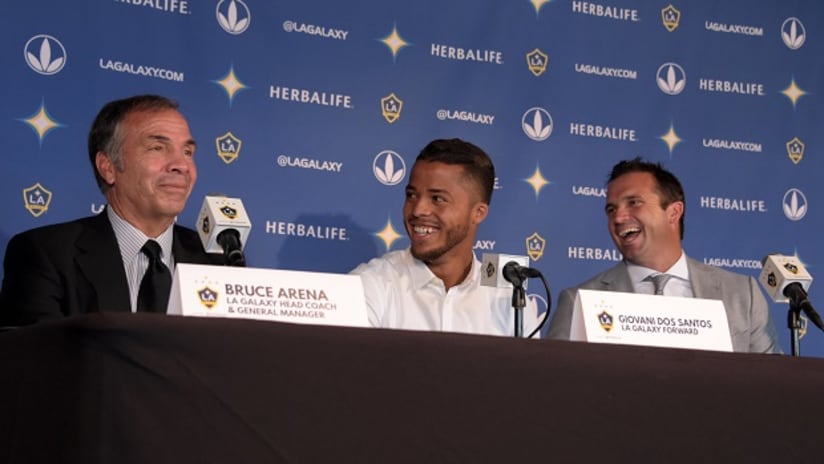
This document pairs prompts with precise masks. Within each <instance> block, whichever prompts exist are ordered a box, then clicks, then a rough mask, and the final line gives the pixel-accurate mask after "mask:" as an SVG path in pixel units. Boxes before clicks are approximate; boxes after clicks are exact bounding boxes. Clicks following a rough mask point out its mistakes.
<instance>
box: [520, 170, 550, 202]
mask: <svg viewBox="0 0 824 464" xmlns="http://www.w3.org/2000/svg"><path fill="white" fill-rule="evenodd" d="M524 182H526V183H527V184H529V185H531V186H532V190H534V191H535V199H538V194H540V193H541V189H542V188H544V186H546V185H549V184H551V183H552V182H550V181H548V180H546V179H545V178H544V176H543V174H541V168H540V166H535V172H534V173H532V176H530V177H528V178H526V179H524Z"/></svg>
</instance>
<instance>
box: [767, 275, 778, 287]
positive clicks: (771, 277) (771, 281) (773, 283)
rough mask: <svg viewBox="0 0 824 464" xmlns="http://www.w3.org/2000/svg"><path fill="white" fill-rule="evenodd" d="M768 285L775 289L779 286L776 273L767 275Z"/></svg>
mask: <svg viewBox="0 0 824 464" xmlns="http://www.w3.org/2000/svg"><path fill="white" fill-rule="evenodd" d="M767 285H769V286H770V287H775V286H777V285H778V281H777V280H776V279H775V272H770V273H769V274H768V275H767Z"/></svg>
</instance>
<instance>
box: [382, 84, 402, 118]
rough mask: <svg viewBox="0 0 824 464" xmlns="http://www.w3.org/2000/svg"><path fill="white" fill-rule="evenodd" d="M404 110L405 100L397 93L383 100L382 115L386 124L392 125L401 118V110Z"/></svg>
mask: <svg viewBox="0 0 824 464" xmlns="http://www.w3.org/2000/svg"><path fill="white" fill-rule="evenodd" d="M402 109H403V100H401V99H400V98H398V97H397V96H396V95H395V93H394V92H393V93H390V94H389V95H387V96H385V97H383V98H381V114H383V119H386V122H388V123H389V124H392V123H393V122H395V121H397V120H398V118H400V117H401V110H402Z"/></svg>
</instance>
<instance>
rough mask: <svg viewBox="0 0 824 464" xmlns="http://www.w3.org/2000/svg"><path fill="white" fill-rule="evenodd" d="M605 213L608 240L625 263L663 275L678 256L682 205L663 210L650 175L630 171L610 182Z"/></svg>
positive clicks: (674, 204)
mask: <svg viewBox="0 0 824 464" xmlns="http://www.w3.org/2000/svg"><path fill="white" fill-rule="evenodd" d="M605 211H606V214H607V225H608V228H609V233H610V235H611V236H612V240H613V241H614V242H615V246H616V247H618V250H619V251H621V253H622V254H623V255H624V257H625V258H626V259H627V260H629V261H631V262H633V263H635V264H638V265H641V266H644V267H648V268H651V269H655V270H657V271H660V272H664V271H666V270H667V269H669V268H670V267H671V266H672V265H673V264H674V263H675V261H677V260H678V258H679V257H680V256H681V235H680V225H679V220H680V218H681V215H682V214H683V212H684V203H683V202H681V201H674V202H672V203H670V204H669V205H668V206H666V207H663V206H662V205H661V196H660V193H659V191H658V188H657V184H656V181H655V177H654V176H653V175H652V174H650V173H648V172H630V173H627V174H624V175H622V176H620V177H617V178H616V179H614V180H613V181H612V182H610V183H609V185H607V201H606V207H605Z"/></svg>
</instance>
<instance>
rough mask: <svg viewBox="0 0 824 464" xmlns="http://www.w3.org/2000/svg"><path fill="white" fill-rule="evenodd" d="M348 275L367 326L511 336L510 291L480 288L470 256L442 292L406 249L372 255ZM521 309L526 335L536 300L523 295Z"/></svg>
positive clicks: (533, 322) (535, 320) (475, 262)
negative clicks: (359, 290) (358, 287)
mask: <svg viewBox="0 0 824 464" xmlns="http://www.w3.org/2000/svg"><path fill="white" fill-rule="evenodd" d="M351 273H352V274H359V275H360V276H361V279H362V281H363V290H364V294H365V296H366V306H367V309H368V311H369V323H370V324H371V325H372V326H373V327H383V328H392V329H412V330H431V331H439V332H463V333H474V334H485V335H502V336H510V337H511V336H514V333H515V321H514V310H513V309H512V289H511V288H491V287H485V286H481V263H480V261H478V259H477V258H476V257H474V256H473V260H472V268H471V269H470V271H469V274H468V275H467V277H466V279H465V280H464V281H463V282H462V283H460V284H459V285H456V286H454V287H452V288H450V289H449V290H448V291H447V290H446V289H445V287H444V284H443V281H442V280H440V279H439V278H438V277H436V276H435V274H433V273H432V271H431V270H429V267H427V266H426V264H424V263H423V262H422V261H420V260H417V259H415V258H413V257H412V254H411V253H410V251H409V249H408V248H407V249H405V250H400V251H392V252H389V253H386V254H385V255H383V256H381V257H379V258H374V259H372V260H370V261H369V262H368V263H364V264H361V265H360V266H358V267H357V268H355V269H353V270H352V272H351ZM523 311H524V317H523V321H524V322H523V333H524V336H527V335H529V334H530V333H531V332H532V331H533V330H534V329H535V328H536V327H537V325H538V315H537V313H538V307H537V304H536V303H535V301H534V300H532V299H530V298H527V305H526V307H525V308H524V310H523ZM538 337H539V334H536V335H535V337H534V338H538Z"/></svg>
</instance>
